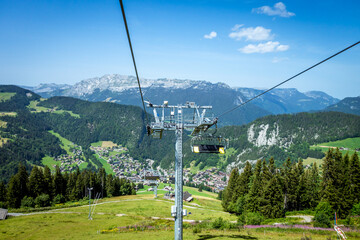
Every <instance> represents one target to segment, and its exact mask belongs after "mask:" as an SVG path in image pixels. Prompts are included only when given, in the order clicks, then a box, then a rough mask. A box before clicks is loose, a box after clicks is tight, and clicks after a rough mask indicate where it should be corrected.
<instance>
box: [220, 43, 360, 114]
mask: <svg viewBox="0 0 360 240" xmlns="http://www.w3.org/2000/svg"><path fill="white" fill-rule="evenodd" d="M359 43H360V41H358V42H356V43H354V44H352V45H350V46H348V47H347V48H344V49H343V50H341V51H339V52H337V53H335V54H334V55H332V56H330V57H328V58H326V59H324V60H322V61H320V62H318V63H316V64H314V65H312V66H311V67H309V68H307V69H305V70H304V71H302V72H299V73H298V74H296V75H294V76H292V77H291V78H288V79H286V80H285V81H283V82H281V83H279V84H277V85H275V86H274V87H272V88H269V89H268V90H266V91H264V92H262V93H260V94H259V95H257V96H255V97H253V98H250V99H249V100H247V101H245V102H243V103H242V104H240V105H238V106H236V107H234V108H232V109H229V110H227V111H226V112H224V113H222V114H220V115H219V116H218V117H216V119H218V118H219V117H222V116H224V115H225V114H228V113H229V112H232V111H234V110H235V109H237V108H239V107H241V106H244V105H245V104H247V103H248V102H250V101H252V100H254V99H256V98H258V97H260V96H261V95H264V94H265V93H267V92H269V91H271V90H273V89H274V88H277V87H279V86H280V85H283V84H284V83H286V82H288V81H290V80H292V79H294V78H296V77H298V76H299V75H301V74H303V73H305V72H307V71H309V70H310V69H312V68H314V67H316V66H318V65H320V64H322V63H324V62H326V61H328V60H330V59H331V58H333V57H335V56H337V55H339V54H340V53H343V52H345V51H346V50H349V49H350V48H352V47H354V46H356V45H358V44H359Z"/></svg>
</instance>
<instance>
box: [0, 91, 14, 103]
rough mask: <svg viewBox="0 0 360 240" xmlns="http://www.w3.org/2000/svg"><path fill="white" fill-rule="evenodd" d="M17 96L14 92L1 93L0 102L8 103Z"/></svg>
mask: <svg viewBox="0 0 360 240" xmlns="http://www.w3.org/2000/svg"><path fill="white" fill-rule="evenodd" d="M15 94H16V93H13V92H1V93H0V102H6V101H7V100H9V99H10V98H12V97H13V96H15Z"/></svg>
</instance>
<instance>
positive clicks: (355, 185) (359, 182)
mask: <svg viewBox="0 0 360 240" xmlns="http://www.w3.org/2000/svg"><path fill="white" fill-rule="evenodd" d="M349 165H350V167H349V175H350V184H351V192H352V203H353V204H357V203H359V202H360V161H359V157H358V155H357V153H356V152H355V153H354V154H353V155H352V156H351V158H350V164H349Z"/></svg>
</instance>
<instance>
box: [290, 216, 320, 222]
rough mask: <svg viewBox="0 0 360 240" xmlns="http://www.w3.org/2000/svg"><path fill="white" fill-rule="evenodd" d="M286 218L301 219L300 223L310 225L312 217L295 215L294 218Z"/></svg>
mask: <svg viewBox="0 0 360 240" xmlns="http://www.w3.org/2000/svg"><path fill="white" fill-rule="evenodd" d="M286 217H287V218H302V219H303V220H302V221H301V222H303V223H310V222H311V221H312V219H313V218H314V216H310V215H295V216H286Z"/></svg>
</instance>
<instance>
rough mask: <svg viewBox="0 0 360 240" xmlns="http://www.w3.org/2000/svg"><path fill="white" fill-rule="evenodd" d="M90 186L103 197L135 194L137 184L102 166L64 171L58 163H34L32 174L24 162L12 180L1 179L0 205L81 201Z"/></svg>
mask: <svg viewBox="0 0 360 240" xmlns="http://www.w3.org/2000/svg"><path fill="white" fill-rule="evenodd" d="M88 188H93V190H92V193H93V194H92V197H93V198H94V197H95V195H96V193H98V194H100V196H101V198H103V197H112V196H121V195H135V194H136V191H135V189H134V188H135V185H134V184H133V183H131V182H130V181H129V180H126V179H120V178H118V177H114V176H113V175H111V174H108V175H107V174H106V172H105V169H104V168H101V169H99V171H98V172H94V171H89V170H87V169H86V170H83V171H80V170H79V169H77V170H76V171H75V172H72V173H67V172H65V173H61V171H60V168H59V167H58V166H56V169H55V172H54V173H51V171H50V168H49V167H48V166H45V167H44V168H40V167H36V166H35V167H33V168H32V170H31V172H30V175H29V174H28V172H27V170H26V168H25V166H24V165H21V164H20V165H19V167H18V172H17V173H16V174H15V175H13V176H11V178H10V180H9V182H8V184H5V183H4V182H0V207H5V208H6V207H9V208H19V207H46V206H50V205H51V204H57V203H64V202H66V201H78V200H80V199H83V198H87V197H88V195H89V190H88Z"/></svg>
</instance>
